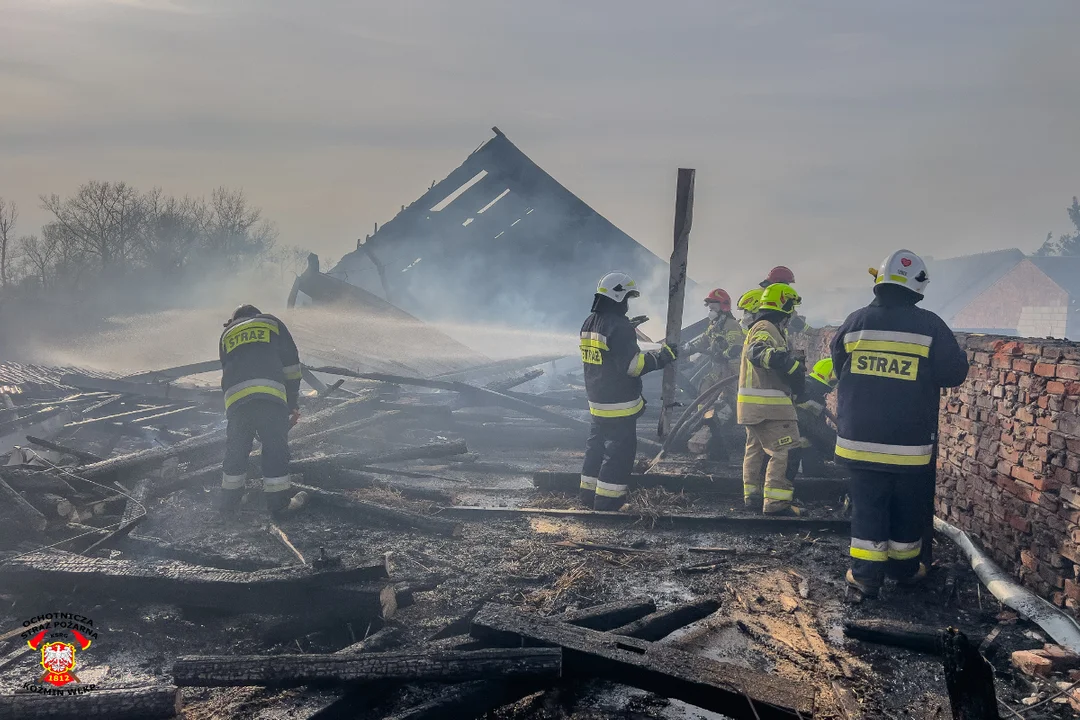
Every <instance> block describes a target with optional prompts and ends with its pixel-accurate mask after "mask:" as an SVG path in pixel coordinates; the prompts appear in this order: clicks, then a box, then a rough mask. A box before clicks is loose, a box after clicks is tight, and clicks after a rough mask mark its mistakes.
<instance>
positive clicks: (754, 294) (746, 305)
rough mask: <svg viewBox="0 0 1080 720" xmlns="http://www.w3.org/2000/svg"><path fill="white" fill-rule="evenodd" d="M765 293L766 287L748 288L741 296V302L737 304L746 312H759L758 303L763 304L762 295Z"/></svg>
mask: <svg viewBox="0 0 1080 720" xmlns="http://www.w3.org/2000/svg"><path fill="white" fill-rule="evenodd" d="M764 293H765V288H754V289H753V290H747V291H746V292H744V293H743V294H742V297H741V298H739V304H738V305H736V307H737V308H739V309H740V310H745V311H746V312H751V313H752V312H757V309H758V305H760V304H761V296H762V295H763V294H764Z"/></svg>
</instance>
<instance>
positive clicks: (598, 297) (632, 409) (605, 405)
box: [581, 272, 679, 510]
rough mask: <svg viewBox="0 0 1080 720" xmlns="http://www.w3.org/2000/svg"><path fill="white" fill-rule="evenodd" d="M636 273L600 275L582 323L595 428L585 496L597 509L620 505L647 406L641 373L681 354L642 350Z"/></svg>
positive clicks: (583, 353)
mask: <svg viewBox="0 0 1080 720" xmlns="http://www.w3.org/2000/svg"><path fill="white" fill-rule="evenodd" d="M639 294H640V293H639V292H638V288H637V284H636V283H635V282H634V279H633V278H631V277H630V276H629V275H627V274H626V273H623V272H613V273H608V274H607V275H605V276H604V277H602V278H601V279H600V282H599V284H598V285H597V286H596V293H595V295H594V296H593V304H592V314H591V315H589V317H588V318H586V319H585V323H584V324H583V325H582V326H581V362H582V365H583V366H584V374H585V392H586V394H587V395H588V396H589V412H590V414H591V415H592V429H591V431H590V433H589V439H588V440H587V441H586V442H585V462H584V464H583V465H582V469H581V498H582V501H583V502H585V503H586V504H587V505H588V506H589V507H593V508H594V509H596V510H618V509H619V508H620V507H622V505H623V503H624V502H625V501H626V487H627V484H628V482H629V480H630V473H631V472H632V471H633V469H634V459H635V456H636V455H637V418H638V416H639V415H641V413H643V412H644V411H645V398H643V397H642V396H641V376H642V375H644V374H646V373H650V372H652V371H653V370H659V369H661V368H663V367H665V366H667V365H669V364H671V363H673V362H675V358H676V357H678V354H679V352H678V348H677V347H674V346H670V345H667V344H666V343H664V344H661V346H660V349H659V350H650V351H648V352H642V350H641V348H640V347H638V342H637V335H636V333H635V332H634V325H633V324H632V322H631V321H630V319H629V318H627V316H626V314H627V309H628V308H627V303H628V302H629V300H630V298H635V297H638V296H639Z"/></svg>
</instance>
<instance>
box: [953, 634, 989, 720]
mask: <svg viewBox="0 0 1080 720" xmlns="http://www.w3.org/2000/svg"><path fill="white" fill-rule="evenodd" d="M941 645H942V653H943V654H942V664H943V665H944V667H945V687H946V688H947V689H948V691H949V702H950V704H951V705H952V716H953V720H998V718H999V717H1000V715H999V714H998V702H997V694H996V693H995V692H994V668H993V666H992V665H990V663H989V662H987V661H986V658H984V657H983V656H982V655H980V654H979V650H978V647H977V646H976V645H974V644H972V643H971V642H969V641H968V639H967V637H966V636H965V635H964V633H962V632H960V631H959V630H957V629H956V628H949V629H947V630H943V631H942V633H941Z"/></svg>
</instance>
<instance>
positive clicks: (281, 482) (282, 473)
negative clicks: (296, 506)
mask: <svg viewBox="0 0 1080 720" xmlns="http://www.w3.org/2000/svg"><path fill="white" fill-rule="evenodd" d="M228 423H229V424H228V427H227V429H226V430H225V462H224V463H223V465H222V471H223V472H222V476H221V505H222V509H223V510H235V509H236V508H237V507H238V506H239V505H240V498H241V496H242V495H243V494H244V481H245V480H247V472H248V457H249V456H250V455H251V447H252V444H253V443H254V442H255V438H256V437H258V438H259V442H260V443H261V444H262V473H263V494H264V495H265V497H266V506H267V509H268V510H270V511H271V512H278V511H280V510H283V509H284V508H285V506H286V505H288V503H289V499H290V493H289V492H287V491H288V490H289V488H290V487H291V483H290V482H289V410H288V408H286V407H285V406H284V405H282V404H281V403H277V402H273V401H269V400H250V401H248V402H246V403H244V404H242V405H237V406H235V407H233V408H230V410H229V413H228Z"/></svg>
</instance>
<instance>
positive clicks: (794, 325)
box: [758, 265, 810, 336]
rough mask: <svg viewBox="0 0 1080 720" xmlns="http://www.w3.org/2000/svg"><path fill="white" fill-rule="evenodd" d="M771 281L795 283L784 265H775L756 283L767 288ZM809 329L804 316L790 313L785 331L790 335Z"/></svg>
mask: <svg viewBox="0 0 1080 720" xmlns="http://www.w3.org/2000/svg"><path fill="white" fill-rule="evenodd" d="M773 283H784V284H785V285H794V284H795V273H793V272H791V269H790V268H788V267H786V266H784V265H777V266H776V267H774V268H773V269H772V270H770V271H769V274H768V275H766V276H765V279H764V280H762V281H761V282H759V283H758V285H759V286H760V287H762V288H767V287H769V286H770V285H772V284H773ZM809 329H810V326H809V325H808V324H807V323H806V318H804V317H803V316H802V315H800V314H799V313H792V315H791V320H790V321H788V327H787V332H788V335H789V336H790V335H791V334H792V333H796V334H798V333H805V332H806V331H807V330H809Z"/></svg>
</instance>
